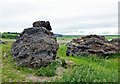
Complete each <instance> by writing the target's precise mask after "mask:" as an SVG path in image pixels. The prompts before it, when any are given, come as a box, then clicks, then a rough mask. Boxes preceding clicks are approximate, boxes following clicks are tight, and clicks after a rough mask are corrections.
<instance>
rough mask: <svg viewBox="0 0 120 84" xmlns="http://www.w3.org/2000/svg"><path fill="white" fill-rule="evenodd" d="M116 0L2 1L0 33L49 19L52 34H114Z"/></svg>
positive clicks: (20, 29)
mask: <svg viewBox="0 0 120 84" xmlns="http://www.w3.org/2000/svg"><path fill="white" fill-rule="evenodd" d="M118 1H119V0H1V1H0V20H1V22H0V32H22V31H23V29H24V28H28V27H32V23H33V22H34V21H38V20H48V21H50V23H51V26H52V29H53V30H52V31H53V32H54V33H59V34H64V35H83V34H117V33H118Z"/></svg>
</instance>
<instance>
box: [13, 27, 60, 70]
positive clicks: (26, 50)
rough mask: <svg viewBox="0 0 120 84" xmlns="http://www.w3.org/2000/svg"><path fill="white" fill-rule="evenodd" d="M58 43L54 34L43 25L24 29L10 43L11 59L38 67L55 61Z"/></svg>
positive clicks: (19, 63)
mask: <svg viewBox="0 0 120 84" xmlns="http://www.w3.org/2000/svg"><path fill="white" fill-rule="evenodd" d="M58 48H59V45H58V43H57V40H56V36H55V35H54V34H53V33H52V32H50V31H48V30H47V29H46V28H45V27H32V28H27V29H24V31H23V32H22V33H21V34H20V36H19V37H18V39H17V40H16V41H15V42H13V44H12V51H11V54H12V56H13V60H16V61H17V63H18V66H19V65H24V66H29V67H31V68H39V67H40V66H41V65H44V66H46V65H49V63H50V62H52V61H55V59H56V54H57V50H58Z"/></svg>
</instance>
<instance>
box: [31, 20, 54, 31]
mask: <svg viewBox="0 0 120 84" xmlns="http://www.w3.org/2000/svg"><path fill="white" fill-rule="evenodd" d="M33 27H45V28H46V29H47V30H52V28H51V26H50V22H49V21H36V22H34V23H33Z"/></svg>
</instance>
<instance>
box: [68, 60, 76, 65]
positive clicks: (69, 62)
mask: <svg viewBox="0 0 120 84" xmlns="http://www.w3.org/2000/svg"><path fill="white" fill-rule="evenodd" d="M66 64H67V65H68V66H75V65H76V64H75V63H74V62H73V61H66Z"/></svg>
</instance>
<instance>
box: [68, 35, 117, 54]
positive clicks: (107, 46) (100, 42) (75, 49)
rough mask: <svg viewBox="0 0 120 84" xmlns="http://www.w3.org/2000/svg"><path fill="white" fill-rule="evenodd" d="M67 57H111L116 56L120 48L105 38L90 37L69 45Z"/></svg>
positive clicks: (73, 41) (75, 40)
mask: <svg viewBox="0 0 120 84" xmlns="http://www.w3.org/2000/svg"><path fill="white" fill-rule="evenodd" d="M67 48H68V49H67V51H66V55H67V56H70V55H72V56H73V55H77V56H86V55H89V56H93V55H95V54H96V55H98V56H109V55H113V54H116V53H117V51H118V49H119V47H118V46H117V45H115V44H112V43H111V42H109V41H108V40H106V39H105V37H104V36H99V35H88V36H85V37H81V38H77V39H73V40H72V41H71V42H69V43H68V44H67Z"/></svg>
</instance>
